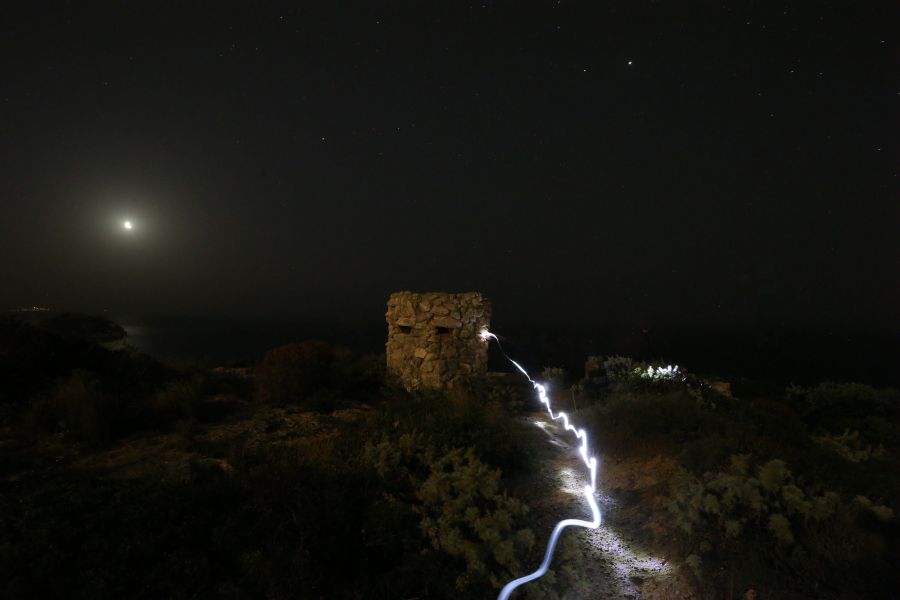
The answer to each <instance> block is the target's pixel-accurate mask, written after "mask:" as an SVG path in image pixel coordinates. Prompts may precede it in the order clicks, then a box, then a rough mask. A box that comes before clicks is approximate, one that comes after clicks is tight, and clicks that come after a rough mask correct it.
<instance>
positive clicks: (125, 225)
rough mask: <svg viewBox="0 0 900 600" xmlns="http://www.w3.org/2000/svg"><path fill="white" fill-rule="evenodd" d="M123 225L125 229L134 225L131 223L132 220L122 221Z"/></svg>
mask: <svg viewBox="0 0 900 600" xmlns="http://www.w3.org/2000/svg"><path fill="white" fill-rule="evenodd" d="M122 227H124V228H125V229H131V228H132V227H134V226H133V225H132V224H131V221H125V222H124V223H122Z"/></svg>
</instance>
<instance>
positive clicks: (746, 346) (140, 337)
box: [114, 316, 900, 387]
mask: <svg viewBox="0 0 900 600" xmlns="http://www.w3.org/2000/svg"><path fill="white" fill-rule="evenodd" d="M114 320H116V321H117V322H118V323H119V324H121V325H122V326H123V327H124V328H125V330H126V332H127V333H128V343H129V345H130V346H132V347H133V348H135V349H137V350H138V351H140V352H144V353H146V354H149V355H151V356H154V357H156V358H158V359H160V360H163V361H164V362H167V363H170V364H174V365H180V366H186V365H193V366H199V367H215V366H240V365H244V366H246V365H252V364H254V363H255V362H257V361H259V360H260V359H261V358H262V357H263V356H264V355H265V353H266V352H267V351H268V350H271V349H272V348H276V347H278V346H281V345H284V344H289V343H292V342H298V341H304V340H311V339H316V340H322V341H325V342H328V343H329V344H332V345H336V346H342V347H345V348H348V349H350V350H352V351H354V352H356V353H360V354H365V353H382V352H384V344H385V341H386V336H387V327H386V325H385V324H384V323H378V322H371V323H347V322H336V321H326V320H303V319H293V320H286V319H253V318H207V317H144V318H138V317H133V316H127V317H120V318H118V319H114ZM491 329H492V331H493V332H494V333H496V334H497V335H498V336H499V337H500V341H501V344H502V348H503V350H504V351H505V352H506V353H507V354H508V355H509V356H511V357H513V358H515V359H516V360H517V361H519V362H520V363H522V364H523V365H524V366H525V367H526V368H528V369H529V370H530V371H531V372H533V373H540V372H541V371H542V370H543V369H544V368H545V367H550V366H553V367H562V368H564V369H565V370H566V372H567V373H568V374H569V375H570V377H571V378H572V379H573V380H574V379H578V378H580V377H581V375H582V374H583V372H584V363H585V360H586V358H587V357H588V356H612V355H620V356H630V357H632V358H635V359H639V360H644V361H648V362H650V363H653V364H660V365H666V364H672V365H676V364H677V365H679V366H681V368H682V369H686V370H687V371H689V372H693V373H696V374H698V375H702V376H705V377H712V378H714V377H722V378H748V379H754V380H761V381H766V382H771V383H775V384H779V385H781V384H784V385H786V384H790V383H795V384H798V385H809V384H813V383H817V382H821V381H843V382H850V381H852V382H861V383H869V384H872V385H877V386H892V387H900V332H896V331H890V332H886V331H848V330H840V331H839V330H808V329H785V328H781V329H758V330H732V331H723V330H696V329H685V328H681V329H679V328H667V329H664V328H658V329H653V330H648V329H633V330H631V329H628V328H622V327H615V326H604V325H589V326H585V325H573V324H565V325H561V324H552V323H546V324H541V323H533V322H529V323H515V322H509V323H502V322H495V323H494V324H492V327H491ZM489 368H490V369H491V370H496V371H508V370H510V366H509V363H508V361H507V360H506V359H505V358H504V356H503V355H502V354H501V353H500V352H499V351H498V349H497V348H496V347H492V348H491V351H490V359H489Z"/></svg>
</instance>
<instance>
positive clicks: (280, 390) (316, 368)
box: [256, 341, 334, 404]
mask: <svg viewBox="0 0 900 600" xmlns="http://www.w3.org/2000/svg"><path fill="white" fill-rule="evenodd" d="M333 362H334V353H333V351H332V349H331V348H330V347H329V346H328V344H326V343H324V342H319V341H309V342H302V343H297V344H288V345H287V346H281V347H280V348H275V349H274V350H270V351H269V352H267V353H266V355H265V357H264V358H263V360H262V362H261V363H260V364H259V366H258V367H257V369H256V400H257V401H258V402H264V403H271V404H287V403H297V404H302V403H303V402H305V401H306V400H307V398H308V397H309V396H310V395H311V394H313V393H314V392H316V391H318V390H320V389H322V388H324V387H326V386H327V385H329V384H330V383H331V382H332V377H331V375H332V373H331V367H332V363H333Z"/></svg>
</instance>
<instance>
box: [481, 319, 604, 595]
mask: <svg viewBox="0 0 900 600" xmlns="http://www.w3.org/2000/svg"><path fill="white" fill-rule="evenodd" d="M479 336H480V337H481V339H482V340H483V341H484V342H490V340H492V339H493V340H494V341H495V342H497V347H498V348H499V349H500V352H502V353H503V356H505V357H506V359H507V360H508V361H509V362H511V363H512V364H513V365H514V366H515V367H516V368H517V369H518V370H519V371H521V372H522V374H523V375H525V377H527V378H528V381H530V382H531V385H532V386H534V389H535V390H537V393H538V397H539V398H540V400H541V402H542V403H543V404H544V406H546V407H547V412H548V413H549V414H550V418H551V419H553V420H554V421H557V420H559V419H562V422H563V425H564V426H565V429H566V430H567V431H571V432H573V433H574V434H575V437H576V438H577V439H579V440H581V448H580V449H579V454H580V455H581V459H582V460H583V461H584V464H585V466H587V468H588V470H589V471H590V473H591V485H586V486H584V497H585V498H586V499H587V502H588V504H589V505H590V507H591V514H592V516H593V518H592V519H591V520H590V521H584V520H581V519H564V520H562V521H560V522H559V523H557V524H556V527H554V528H553V533H552V534H550V541H549V542H547V551H546V552H545V553H544V560H543V562H541V566H540V567H538V569H537V570H536V571H534V572H533V573H529V574H528V575H525V576H524V577H519V578H518V579H514V580H512V581H510V582H509V583H507V584H506V585H505V586H503V589H502V590H500V595H499V596H498V597H497V600H507V598H509V595H510V594H511V593H512V592H513V590H515V589H516V588H517V587H519V586H520V585H523V584H526V583H528V582H529V581H534V580H535V579H538V578H540V577H543V576H544V574H545V573H546V572H547V570H548V569H549V568H550V562H551V561H552V560H553V551H554V550H555V549H556V543H557V542H558V541H559V536H560V534H561V533H562V531H563V529H565V528H566V527H570V526H574V527H584V528H585V529H597V528H598V527H600V522H601V518H600V508H599V507H598V506H597V501H596V500H595V499H594V492H595V491H596V489H597V459H596V458H595V457H593V456H588V454H589V452H588V439H587V433H585V431H584V429H576V428H575V427H574V426H573V425H572V424H571V423H570V422H569V415H567V414H566V413H564V412H562V411H559V412H558V413H556V414H555V415H554V414H553V408H552V407H551V406H550V398H549V397H548V396H547V387H546V386H545V385H543V384H541V383H538V382H536V381H535V380H534V379H532V378H531V376H530V375H529V374H528V371H526V370H525V369H524V368H523V367H522V365H520V364H519V363H517V362H516V361H514V360H513V359H511V358H510V357H509V356H508V355H507V354H506V352H504V350H503V347H502V346H501V345H500V340H499V339H498V338H497V336H496V335H494V334H493V333H491V332H490V331H488V330H487V329H484V330H482V331H481V333H480V334H479Z"/></svg>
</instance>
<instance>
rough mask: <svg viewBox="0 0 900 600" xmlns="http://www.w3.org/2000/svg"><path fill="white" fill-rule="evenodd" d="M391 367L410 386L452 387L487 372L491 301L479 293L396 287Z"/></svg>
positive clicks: (391, 303) (391, 302) (391, 306)
mask: <svg viewBox="0 0 900 600" xmlns="http://www.w3.org/2000/svg"><path fill="white" fill-rule="evenodd" d="M385 318H386V319H387V325H388V339H387V344H386V349H387V369H388V373H390V374H391V375H394V376H396V377H398V378H399V379H400V382H401V383H402V384H403V386H404V387H405V388H406V389H408V390H415V389H449V388H451V387H454V386H455V385H457V384H460V383H462V382H464V381H467V380H469V379H471V378H473V377H477V376H482V375H484V374H485V373H486V372H487V351H488V344H487V342H485V341H484V340H482V339H481V337H480V336H479V334H480V333H481V331H482V330H485V329H488V328H489V327H490V323H491V303H490V301H489V300H487V299H485V298H483V297H482V296H481V294H480V293H478V292H467V293H461V294H445V293H437V292H430V293H417V292H396V293H393V294H391V297H390V298H389V299H388V304H387V313H386V314H385Z"/></svg>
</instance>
